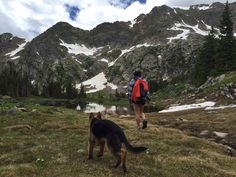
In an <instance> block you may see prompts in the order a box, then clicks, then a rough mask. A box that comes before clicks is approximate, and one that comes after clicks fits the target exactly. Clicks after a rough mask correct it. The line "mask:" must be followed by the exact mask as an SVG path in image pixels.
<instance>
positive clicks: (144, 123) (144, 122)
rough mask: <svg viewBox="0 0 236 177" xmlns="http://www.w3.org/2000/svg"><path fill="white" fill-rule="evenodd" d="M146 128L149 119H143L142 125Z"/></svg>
mask: <svg viewBox="0 0 236 177" xmlns="http://www.w3.org/2000/svg"><path fill="white" fill-rule="evenodd" d="M145 128H147V121H146V120H144V121H143V127H142V129H145Z"/></svg>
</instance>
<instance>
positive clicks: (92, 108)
mask: <svg viewBox="0 0 236 177" xmlns="http://www.w3.org/2000/svg"><path fill="white" fill-rule="evenodd" d="M76 110H80V111H83V112H84V113H90V112H106V113H109V114H118V115H129V114H134V112H133V108H132V106H126V107H124V106H114V105H113V106H107V105H102V104H97V103H92V102H90V103H87V104H86V106H85V104H83V105H81V104H78V105H77V107H76ZM159 110H160V109H158V108H157V107H154V106H145V108H144V112H158V111H159Z"/></svg>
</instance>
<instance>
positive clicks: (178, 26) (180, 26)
mask: <svg viewBox="0 0 236 177" xmlns="http://www.w3.org/2000/svg"><path fill="white" fill-rule="evenodd" d="M203 23H204V22H203ZM204 25H205V26H206V28H207V29H209V25H207V24H205V23H204ZM167 30H173V31H182V33H180V34H178V35H177V36H175V37H169V38H167V39H169V42H168V43H170V42H172V41H173V40H175V39H184V40H186V39H187V38H188V35H189V34H190V32H191V30H193V31H194V32H195V33H197V34H200V35H203V36H206V35H208V33H209V31H204V30H201V29H200V28H199V22H198V24H197V25H195V26H191V25H188V24H186V23H185V22H184V21H183V20H182V22H181V23H175V24H174V26H173V27H172V28H167ZM209 30H210V29H209Z"/></svg>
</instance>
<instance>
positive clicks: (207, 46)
mask: <svg viewBox="0 0 236 177" xmlns="http://www.w3.org/2000/svg"><path fill="white" fill-rule="evenodd" d="M215 54H216V39H215V34H214V28H213V27H212V29H211V31H210V33H209V34H208V35H207V36H206V37H205V38H204V43H203V46H202V48H201V49H200V51H199V54H198V56H197V62H196V66H195V73H194V83H195V84H196V85H200V84H202V83H203V82H205V81H206V79H207V77H208V76H209V75H212V73H215Z"/></svg>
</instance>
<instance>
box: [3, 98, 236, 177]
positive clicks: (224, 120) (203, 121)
mask: <svg viewBox="0 0 236 177" xmlns="http://www.w3.org/2000/svg"><path fill="white" fill-rule="evenodd" d="M35 101H36V102H37V100H34V99H33V100H32V99H26V100H23V99H21V100H17V102H18V103H21V104H24V105H25V109H26V111H27V112H21V111H18V112H17V114H16V115H15V116H10V115H8V116H7V115H1V116H0V122H1V126H0V133H1V139H0V149H1V151H0V159H1V163H0V176H2V177H9V176H11V177H18V176H19V177H20V176H40V177H41V176H57V177H60V176H62V177H67V176H68V177H69V176H74V177H76V176H83V177H86V176H88V177H89V176H91V177H94V176H99V177H101V176H136V177H139V176H147V177H149V176H150V177H153V176H160V177H172V176H183V177H184V176H186V177H188V176H192V177H199V176H209V177H211V176H212V177H213V176H214V177H216V176H219V177H222V176H225V177H233V176H236V171H235V165H236V159H235V157H232V156H235V154H234V153H235V152H234V151H232V148H229V147H228V146H225V145H222V142H225V141H227V140H228V139H227V138H234V139H231V141H232V142H235V133H236V127H235V121H236V120H235V118H236V116H235V115H236V112H235V109H232V108H228V109H222V110H221V109H220V110H213V111H210V110H202V109H200V110H194V111H182V112H174V113H150V114H147V118H148V120H149V126H148V128H147V129H145V130H137V129H136V128H135V121H134V117H133V116H128V117H123V118H121V117H119V116H118V115H106V116H107V118H108V119H110V120H112V121H114V122H116V123H117V124H118V125H120V126H121V127H122V128H123V129H124V131H125V133H126V135H127V137H128V139H129V141H130V142H131V144H133V145H145V146H147V147H148V151H146V153H142V154H139V155H134V154H131V153H128V156H127V168H128V172H127V174H124V173H123V171H122V169H121V168H117V169H114V168H113V167H112V165H113V164H114V163H115V160H114V158H113V156H112V155H111V153H110V152H108V151H107V150H106V152H105V154H104V157H102V158H95V159H94V160H91V161H88V160H86V158H87V140H88V126H89V123H88V114H84V113H81V112H78V111H75V110H71V109H66V108H64V107H47V106H38V105H36V104H35ZM13 105H15V103H7V104H4V106H8V107H9V106H13ZM18 105H19V104H18ZM222 125H224V126H222ZM173 128H178V129H180V130H181V131H180V130H177V129H173ZM206 130H207V131H206ZM203 132H205V134H203ZM214 132H216V133H217V132H218V135H217V134H215V133H214ZM221 132H222V133H221ZM220 133H221V134H223V133H227V134H228V135H226V136H223V137H219V136H220V135H221V134H220ZM193 135H194V136H193ZM210 135H211V136H210ZM195 136H198V137H199V138H197V137H195ZM215 141H217V142H218V143H219V144H218V143H215ZM97 150H98V149H96V150H95V151H97ZM95 153H96V152H95Z"/></svg>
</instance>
